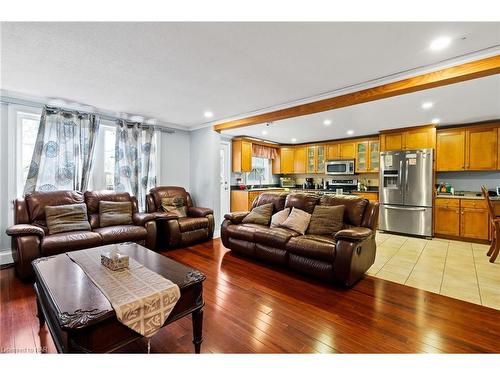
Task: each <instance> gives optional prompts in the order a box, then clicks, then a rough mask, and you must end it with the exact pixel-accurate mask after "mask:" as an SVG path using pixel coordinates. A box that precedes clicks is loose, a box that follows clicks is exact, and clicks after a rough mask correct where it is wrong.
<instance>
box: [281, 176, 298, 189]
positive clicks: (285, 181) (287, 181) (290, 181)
mask: <svg viewBox="0 0 500 375" xmlns="http://www.w3.org/2000/svg"><path fill="white" fill-rule="evenodd" d="M280 186H281V187H282V188H295V179H294V178H293V177H280Z"/></svg>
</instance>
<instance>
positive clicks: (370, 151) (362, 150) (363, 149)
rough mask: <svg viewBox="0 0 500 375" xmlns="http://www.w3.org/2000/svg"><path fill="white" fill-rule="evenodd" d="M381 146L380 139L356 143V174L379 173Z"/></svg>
mask: <svg viewBox="0 0 500 375" xmlns="http://www.w3.org/2000/svg"><path fill="white" fill-rule="evenodd" d="M379 145H380V142H379V141H378V139H377V140H366V141H361V142H356V173H365V172H378V171H379V164H380V150H379Z"/></svg>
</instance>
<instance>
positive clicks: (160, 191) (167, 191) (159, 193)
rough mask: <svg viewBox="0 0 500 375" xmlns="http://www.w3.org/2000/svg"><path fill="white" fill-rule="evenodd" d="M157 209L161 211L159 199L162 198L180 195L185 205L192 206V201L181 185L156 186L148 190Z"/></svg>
mask: <svg viewBox="0 0 500 375" xmlns="http://www.w3.org/2000/svg"><path fill="white" fill-rule="evenodd" d="M149 193H150V194H151V196H152V197H153V201H154V203H155V206H156V210H157V211H162V206H161V200H162V199H163V198H173V197H178V196H181V197H182V198H184V202H185V206H186V207H188V208H189V207H192V206H193V201H192V199H191V195H190V194H189V193H188V192H187V191H186V189H184V188H183V187H181V186H158V187H155V188H153V189H151V190H150V191H149Z"/></svg>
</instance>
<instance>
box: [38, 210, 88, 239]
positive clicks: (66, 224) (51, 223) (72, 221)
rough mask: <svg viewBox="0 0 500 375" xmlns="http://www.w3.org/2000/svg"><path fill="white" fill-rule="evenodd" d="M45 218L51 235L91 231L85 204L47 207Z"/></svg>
mask: <svg viewBox="0 0 500 375" xmlns="http://www.w3.org/2000/svg"><path fill="white" fill-rule="evenodd" d="M45 218H46V221H47V228H48V229H49V234H56V233H62V232H72V231H75V230H91V229H90V223H89V219H88V217H87V206H86V205H85V203H77V204H66V205H62V206H46V207H45Z"/></svg>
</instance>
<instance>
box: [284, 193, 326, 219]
mask: <svg viewBox="0 0 500 375" xmlns="http://www.w3.org/2000/svg"><path fill="white" fill-rule="evenodd" d="M318 201H319V195H317V194H309V193H293V194H288V196H287V197H286V201H285V207H290V208H293V207H295V208H298V209H299V210H302V211H305V212H307V213H308V214H312V213H313V211H314V207H315V206H316V204H317V203H318Z"/></svg>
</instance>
